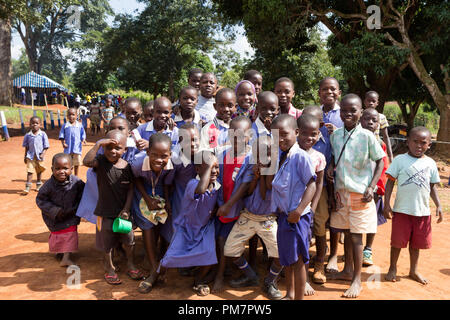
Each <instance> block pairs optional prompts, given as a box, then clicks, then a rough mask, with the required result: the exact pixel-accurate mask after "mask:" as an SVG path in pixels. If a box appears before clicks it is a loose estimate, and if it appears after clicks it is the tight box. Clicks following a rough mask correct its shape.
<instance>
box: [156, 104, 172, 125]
mask: <svg viewBox="0 0 450 320" xmlns="http://www.w3.org/2000/svg"><path fill="white" fill-rule="evenodd" d="M171 114H172V105H171V104H170V101H168V100H162V101H160V103H157V104H155V105H154V110H153V121H154V123H155V124H156V125H157V126H160V127H165V126H166V125H167V122H168V121H169V118H170V115H171Z"/></svg>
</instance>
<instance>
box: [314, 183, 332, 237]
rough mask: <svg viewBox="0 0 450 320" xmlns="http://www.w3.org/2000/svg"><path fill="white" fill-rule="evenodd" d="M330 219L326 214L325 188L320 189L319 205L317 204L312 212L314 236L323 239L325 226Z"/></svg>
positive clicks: (326, 198)
mask: <svg viewBox="0 0 450 320" xmlns="http://www.w3.org/2000/svg"><path fill="white" fill-rule="evenodd" d="M329 218H330V213H329V212H328V192H327V190H326V188H322V193H321V194H320V199H319V203H317V208H316V211H315V212H314V235H315V236H319V237H323V236H325V235H326V228H325V225H326V223H327V221H328V219H329Z"/></svg>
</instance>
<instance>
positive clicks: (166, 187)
mask: <svg viewBox="0 0 450 320" xmlns="http://www.w3.org/2000/svg"><path fill="white" fill-rule="evenodd" d="M170 187H171V185H170V184H166V185H164V199H165V203H164V208H165V209H166V212H167V214H168V215H171V214H172V205H171V204H170Z"/></svg>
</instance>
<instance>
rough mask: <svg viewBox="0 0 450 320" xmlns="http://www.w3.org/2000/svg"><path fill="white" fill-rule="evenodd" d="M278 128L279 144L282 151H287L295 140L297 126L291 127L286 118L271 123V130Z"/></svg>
mask: <svg viewBox="0 0 450 320" xmlns="http://www.w3.org/2000/svg"><path fill="white" fill-rule="evenodd" d="M274 129H275V130H278V135H279V145H280V149H281V151H283V152H286V151H289V150H290V149H291V147H292V146H293V145H294V144H295V142H296V141H297V136H298V128H293V127H292V125H290V124H289V121H288V120H283V121H278V122H277V123H276V124H275V125H272V130H274Z"/></svg>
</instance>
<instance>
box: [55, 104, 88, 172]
mask: <svg viewBox="0 0 450 320" xmlns="http://www.w3.org/2000/svg"><path fill="white" fill-rule="evenodd" d="M67 119H68V121H67V122H66V123H65V124H64V125H63V126H62V127H61V131H60V132H59V140H61V143H62V146H63V148H64V153H67V154H70V156H71V157H72V163H73V171H74V174H75V175H76V176H77V175H78V167H79V166H80V165H81V148H82V144H86V132H85V131H84V128H83V125H82V124H81V123H80V122H78V121H77V109H75V108H70V109H69V110H67Z"/></svg>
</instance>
